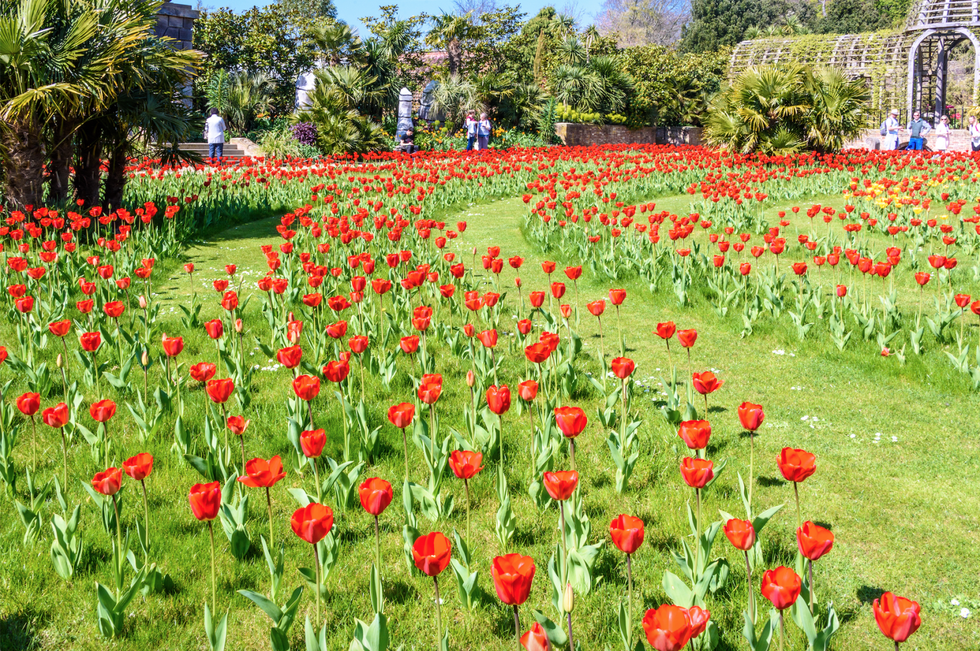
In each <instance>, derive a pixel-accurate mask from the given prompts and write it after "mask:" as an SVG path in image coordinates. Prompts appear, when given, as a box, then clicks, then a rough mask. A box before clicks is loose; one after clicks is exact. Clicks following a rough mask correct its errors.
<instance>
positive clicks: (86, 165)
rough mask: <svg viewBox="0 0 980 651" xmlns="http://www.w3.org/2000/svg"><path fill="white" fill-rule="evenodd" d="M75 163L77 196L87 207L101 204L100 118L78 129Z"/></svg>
mask: <svg viewBox="0 0 980 651" xmlns="http://www.w3.org/2000/svg"><path fill="white" fill-rule="evenodd" d="M76 151H77V154H78V160H77V162H76V163H75V196H77V197H78V198H79V199H80V200H81V201H83V202H84V204H83V205H84V207H85V208H86V209H88V208H91V207H93V206H98V205H100V204H101V200H100V199H101V193H100V191H99V190H100V187H99V186H100V183H101V181H102V170H101V167H102V127H101V126H100V124H99V121H98V120H91V121H89V122H87V123H86V124H85V125H84V126H82V128H81V129H79V131H78V143H77V147H76Z"/></svg>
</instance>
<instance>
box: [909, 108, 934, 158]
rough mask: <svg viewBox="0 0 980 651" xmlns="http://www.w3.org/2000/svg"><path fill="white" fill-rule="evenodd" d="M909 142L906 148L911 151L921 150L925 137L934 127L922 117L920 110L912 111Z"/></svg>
mask: <svg viewBox="0 0 980 651" xmlns="http://www.w3.org/2000/svg"><path fill="white" fill-rule="evenodd" d="M908 129H909V144H908V146H907V147H906V148H905V149H906V150H911V151H921V150H922V145H923V138H925V135H926V134H927V133H929V131H930V130H931V129H932V125H931V124H929V123H928V122H926V121H925V120H923V119H922V115H921V114H920V113H919V112H918V111H912V121H911V122H909V126H908Z"/></svg>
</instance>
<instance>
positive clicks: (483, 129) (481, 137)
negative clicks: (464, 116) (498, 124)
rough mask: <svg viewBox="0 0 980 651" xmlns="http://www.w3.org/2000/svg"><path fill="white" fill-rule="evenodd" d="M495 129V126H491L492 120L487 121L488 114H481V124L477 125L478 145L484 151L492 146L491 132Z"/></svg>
mask: <svg viewBox="0 0 980 651" xmlns="http://www.w3.org/2000/svg"><path fill="white" fill-rule="evenodd" d="M492 129H493V125H491V124H490V120H488V119H487V114H486V113H481V114H480V122H479V124H478V125H477V131H476V135H477V140H476V141H477V145H478V147H479V149H480V150H481V151H482V150H484V149H486V148H487V147H489V146H490V131H491V130H492Z"/></svg>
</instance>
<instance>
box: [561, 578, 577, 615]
mask: <svg viewBox="0 0 980 651" xmlns="http://www.w3.org/2000/svg"><path fill="white" fill-rule="evenodd" d="M574 607H575V593H574V592H572V584H571V583H566V584H565V594H563V595H562V597H561V609H562V611H563V612H565V613H566V614H569V615H570V614H572V608H574Z"/></svg>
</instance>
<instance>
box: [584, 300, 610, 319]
mask: <svg viewBox="0 0 980 651" xmlns="http://www.w3.org/2000/svg"><path fill="white" fill-rule="evenodd" d="M585 307H586V308H587V309H588V310H589V312H590V313H591V314H592V316H594V317H600V316H602V313H603V312H605V311H606V302H605V301H604V300H602V299H600V300H598V301H592V302H591V303H588V304H586V306H585Z"/></svg>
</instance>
